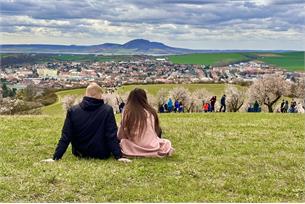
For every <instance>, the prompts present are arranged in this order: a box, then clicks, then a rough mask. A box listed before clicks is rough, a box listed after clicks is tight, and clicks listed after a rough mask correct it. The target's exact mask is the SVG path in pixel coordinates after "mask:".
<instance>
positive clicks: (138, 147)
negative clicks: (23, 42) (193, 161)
mask: <svg viewBox="0 0 305 204" xmlns="http://www.w3.org/2000/svg"><path fill="white" fill-rule="evenodd" d="M146 113H147V119H146V121H147V125H146V129H145V130H144V131H143V134H142V135H141V136H140V137H135V138H132V139H130V138H128V137H127V135H124V131H123V128H124V127H122V125H121V127H120V128H119V131H118V138H119V139H120V140H121V141H120V146H121V150H122V153H123V155H125V156H134V157H164V156H167V155H171V153H172V152H173V150H174V149H173V148H172V145H171V142H170V141H169V140H167V139H161V138H159V137H158V136H157V133H156V131H155V119H154V116H153V115H152V114H150V113H149V112H146ZM137 132H139V131H138V130H135V134H136V133H137Z"/></svg>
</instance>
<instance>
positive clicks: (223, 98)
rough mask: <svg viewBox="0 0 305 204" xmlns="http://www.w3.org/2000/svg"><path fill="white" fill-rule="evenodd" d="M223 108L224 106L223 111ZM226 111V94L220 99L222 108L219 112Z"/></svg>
mask: <svg viewBox="0 0 305 204" xmlns="http://www.w3.org/2000/svg"><path fill="white" fill-rule="evenodd" d="M222 108H223V111H222ZM221 111H222V112H226V95H225V94H224V95H223V96H222V97H221V100H220V109H219V112H221Z"/></svg>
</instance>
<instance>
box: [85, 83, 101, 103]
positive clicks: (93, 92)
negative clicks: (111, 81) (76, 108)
mask: <svg viewBox="0 0 305 204" xmlns="http://www.w3.org/2000/svg"><path fill="white" fill-rule="evenodd" d="M102 94H103V89H102V87H100V86H99V85H98V84H97V83H94V82H93V83H90V84H89V86H88V87H87V88H86V96H88V97H92V98H97V99H101V98H102Z"/></svg>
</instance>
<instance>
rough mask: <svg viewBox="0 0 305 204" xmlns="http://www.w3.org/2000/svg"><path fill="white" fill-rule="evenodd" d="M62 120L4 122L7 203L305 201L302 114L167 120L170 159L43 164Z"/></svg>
mask: <svg viewBox="0 0 305 204" xmlns="http://www.w3.org/2000/svg"><path fill="white" fill-rule="evenodd" d="M63 120H64V117H63V116H12V117H10V116H1V117H0V135H1V137H0V146H1V148H0V155H1V157H0V201H1V202H138V201H144V202H304V196H305V195H304V189H305V184H304V176H305V175H304V172H305V169H304V148H305V144H304V128H305V127H304V116H303V115H300V114H267V113H258V114H256V113H252V114H251V113H215V114H203V113H202V114H162V115H160V121H161V126H162V127H163V130H164V137H165V138H168V139H170V140H171V141H172V144H173V146H174V147H175V149H176V154H175V155H174V156H173V157H171V158H164V159H151V158H150V159H149V158H147V159H144V158H143V159H139V158H138V159H133V162H132V163H130V164H121V163H119V162H117V161H115V160H114V159H113V158H112V159H109V160H106V161H101V160H85V159H80V160H79V159H77V158H75V157H74V156H73V155H72V153H71V149H70V148H69V149H68V150H67V152H66V154H65V156H64V157H63V160H61V161H59V162H56V163H41V162H40V161H41V160H42V159H46V158H49V157H51V156H52V154H53V152H54V148H55V146H56V144H57V141H58V139H59V136H60V132H61V128H62V125H63ZM119 121H120V116H117V122H118V123H119Z"/></svg>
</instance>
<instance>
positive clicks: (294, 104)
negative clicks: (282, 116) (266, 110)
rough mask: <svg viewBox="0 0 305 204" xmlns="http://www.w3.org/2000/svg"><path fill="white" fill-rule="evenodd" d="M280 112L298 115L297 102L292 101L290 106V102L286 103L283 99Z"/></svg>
mask: <svg viewBox="0 0 305 204" xmlns="http://www.w3.org/2000/svg"><path fill="white" fill-rule="evenodd" d="M280 112H281V113H297V112H298V108H297V102H296V101H295V100H293V99H292V100H291V102H290V106H289V102H288V101H287V100H286V101H285V100H284V99H283V101H282V103H281V108H280Z"/></svg>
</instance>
